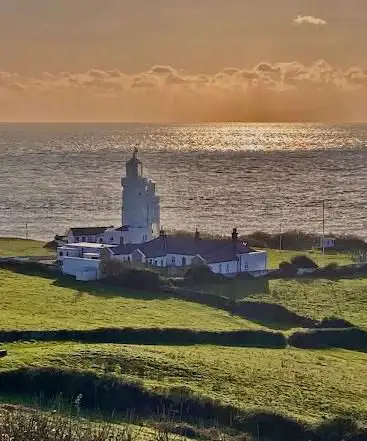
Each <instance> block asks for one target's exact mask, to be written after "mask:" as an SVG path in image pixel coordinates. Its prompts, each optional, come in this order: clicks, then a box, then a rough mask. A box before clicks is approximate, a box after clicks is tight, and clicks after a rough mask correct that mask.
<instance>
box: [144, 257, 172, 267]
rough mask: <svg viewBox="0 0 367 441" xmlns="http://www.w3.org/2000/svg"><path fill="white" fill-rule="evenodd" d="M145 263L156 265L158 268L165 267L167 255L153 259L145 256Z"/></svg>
mask: <svg viewBox="0 0 367 441" xmlns="http://www.w3.org/2000/svg"><path fill="white" fill-rule="evenodd" d="M145 263H146V264H148V265H152V266H156V267H158V268H166V266H167V256H163V257H155V258H153V259H149V258H147V259H146V260H145Z"/></svg>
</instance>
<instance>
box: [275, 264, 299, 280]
mask: <svg viewBox="0 0 367 441" xmlns="http://www.w3.org/2000/svg"><path fill="white" fill-rule="evenodd" d="M279 270H280V274H281V275H282V276H285V277H294V276H296V275H297V267H296V266H295V265H293V263H289V262H281V263H280V264H279Z"/></svg>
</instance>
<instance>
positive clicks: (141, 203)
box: [121, 148, 160, 243]
mask: <svg viewBox="0 0 367 441" xmlns="http://www.w3.org/2000/svg"><path fill="white" fill-rule="evenodd" d="M121 186H122V225H123V226H124V228H126V229H127V231H128V236H129V242H130V243H142V242H147V241H149V240H152V239H153V238H154V237H156V236H157V235H159V229H160V200H159V196H157V195H156V184H155V182H154V181H152V180H151V179H148V178H146V177H144V173H143V164H142V162H141V161H140V160H139V159H138V149H137V148H135V149H134V152H133V156H132V158H130V159H129V160H128V161H127V162H126V173H125V176H124V177H123V178H122V179H121Z"/></svg>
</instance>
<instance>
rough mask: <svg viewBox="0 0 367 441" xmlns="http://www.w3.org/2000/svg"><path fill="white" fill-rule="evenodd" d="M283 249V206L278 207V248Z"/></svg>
mask: <svg viewBox="0 0 367 441" xmlns="http://www.w3.org/2000/svg"><path fill="white" fill-rule="evenodd" d="M282 249H283V206H281V208H280V220H279V250H280V251H282Z"/></svg>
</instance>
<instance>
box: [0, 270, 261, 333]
mask: <svg viewBox="0 0 367 441" xmlns="http://www.w3.org/2000/svg"><path fill="white" fill-rule="evenodd" d="M69 283H70V286H68V287H64V286H59V285H60V284H59V282H55V280H53V279H47V278H42V277H37V276H26V275H23V274H17V273H13V272H10V271H7V270H0V328H1V329H23V330H25V329H31V330H43V329H93V328H102V327H110V328H111V327H146V328H148V327H161V328H168V327H174V328H191V329H205V330H218V331H220V330H232V329H246V328H259V326H258V325H256V324H254V323H252V322H250V321H247V320H244V319H241V318H239V317H232V316H231V315H230V314H228V313H227V312H225V311H222V310H218V309H215V308H210V307H207V306H203V305H200V304H197V303H192V302H185V301H181V300H176V299H169V298H162V297H160V295H159V294H157V295H154V294H144V293H128V292H126V293H125V294H124V296H122V295H116V294H115V293H114V292H112V291H111V289H108V288H103V287H100V288H95V289H91V288H90V287H89V286H88V285H85V284H83V283H79V284H78V283H77V282H73V281H72V280H70V282H69Z"/></svg>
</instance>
